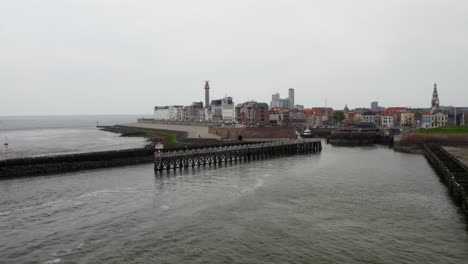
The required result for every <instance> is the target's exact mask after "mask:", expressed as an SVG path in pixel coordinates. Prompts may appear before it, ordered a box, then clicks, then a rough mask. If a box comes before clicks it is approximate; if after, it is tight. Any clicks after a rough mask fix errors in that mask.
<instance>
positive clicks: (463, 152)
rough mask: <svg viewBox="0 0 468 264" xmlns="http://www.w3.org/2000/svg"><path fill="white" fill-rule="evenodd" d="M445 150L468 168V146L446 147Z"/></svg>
mask: <svg viewBox="0 0 468 264" xmlns="http://www.w3.org/2000/svg"><path fill="white" fill-rule="evenodd" d="M443 148H444V149H445V150H446V151H447V152H448V153H450V154H452V155H453V156H454V157H455V158H457V159H458V160H459V161H460V162H461V163H463V164H464V165H465V166H466V167H468V146H460V147H453V146H444V147H443Z"/></svg>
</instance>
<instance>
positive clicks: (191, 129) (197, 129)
mask: <svg viewBox="0 0 468 264" xmlns="http://www.w3.org/2000/svg"><path fill="white" fill-rule="evenodd" d="M120 126H126V127H137V128H149V129H160V130H172V131H181V132H187V138H203V139H218V140H219V139H221V137H220V136H217V135H214V134H210V133H209V132H208V130H209V128H208V127H207V126H189V125H169V124H157V123H129V124H122V125H120Z"/></svg>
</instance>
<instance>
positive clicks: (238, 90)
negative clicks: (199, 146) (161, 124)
mask: <svg viewBox="0 0 468 264" xmlns="http://www.w3.org/2000/svg"><path fill="white" fill-rule="evenodd" d="M467 9H468V2H462V1H455V0H447V1H440V0H425V1H424V0H415V1H403V0H396V1H383V0H382V1H376V0H361V1H346V0H336V1H334V2H318V1H298V2H290V1H288V2H286V1H266V0H259V1H255V2H252V1H243V0H240V1H235V2H229V3H227V2H221V1H208V0H201V1H188V0H184V1H182V0H175V1H170V2H167V1H139V2H138V4H136V3H135V2H133V1H128V0H121V1H111V0H98V1H96V0H83V1H79V2H73V3H70V2H62V1H53V0H43V1H37V2H35V1H23V0H19V1H7V3H4V4H3V5H2V8H0V28H1V29H2V34H0V58H1V59H0V98H1V103H0V115H2V116H5V115H50V114H63V115H79V114H151V113H152V110H153V107H154V106H156V105H174V104H182V105H189V104H190V103H191V102H194V101H204V100H205V93H204V83H205V82H204V81H205V80H210V98H211V99H221V98H224V97H225V96H226V95H228V96H232V97H233V99H234V102H235V103H242V102H245V101H249V100H252V99H254V100H256V101H259V102H266V103H268V104H269V103H270V102H271V95H272V94H275V93H280V95H281V96H282V97H283V98H286V97H287V96H288V89H289V88H294V90H295V104H298V105H304V106H305V107H306V108H307V107H317V106H324V105H325V100H327V105H328V106H329V107H332V108H334V109H343V108H344V106H345V105H346V104H347V105H348V107H349V108H351V109H352V108H356V107H367V108H369V107H370V103H371V102H373V101H378V103H379V106H383V107H389V106H410V107H422V108H430V107H431V95H432V88H433V83H434V82H437V85H438V95H439V98H440V105H441V106H450V105H452V106H466V105H468V103H467V102H468V101H467V99H468V75H467V74H466V69H468V16H467V15H466V10H467Z"/></svg>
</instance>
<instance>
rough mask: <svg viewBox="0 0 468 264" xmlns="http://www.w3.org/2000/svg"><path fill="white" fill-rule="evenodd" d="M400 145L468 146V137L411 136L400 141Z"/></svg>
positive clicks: (403, 137) (406, 136)
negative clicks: (435, 144)
mask: <svg viewBox="0 0 468 264" xmlns="http://www.w3.org/2000/svg"><path fill="white" fill-rule="evenodd" d="M399 142H400V144H426V143H437V144H448V145H456V144H460V143H461V144H468V136H465V135H418V134H409V135H405V136H402V137H401V139H400V140H399Z"/></svg>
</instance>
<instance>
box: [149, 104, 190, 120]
mask: <svg viewBox="0 0 468 264" xmlns="http://www.w3.org/2000/svg"><path fill="white" fill-rule="evenodd" d="M184 113H185V110H184V107H183V106H182V105H169V106H155V107H154V119H155V120H175V121H182V120H184Z"/></svg>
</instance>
